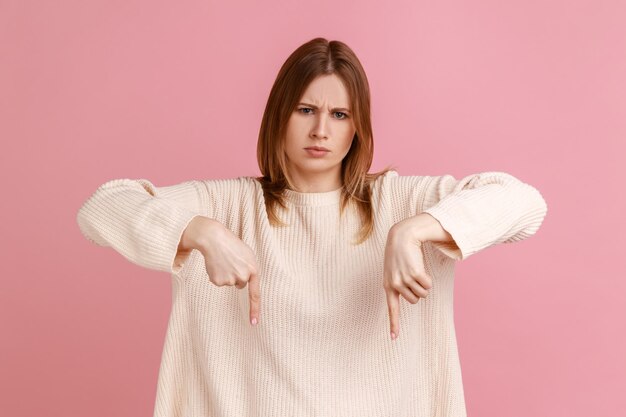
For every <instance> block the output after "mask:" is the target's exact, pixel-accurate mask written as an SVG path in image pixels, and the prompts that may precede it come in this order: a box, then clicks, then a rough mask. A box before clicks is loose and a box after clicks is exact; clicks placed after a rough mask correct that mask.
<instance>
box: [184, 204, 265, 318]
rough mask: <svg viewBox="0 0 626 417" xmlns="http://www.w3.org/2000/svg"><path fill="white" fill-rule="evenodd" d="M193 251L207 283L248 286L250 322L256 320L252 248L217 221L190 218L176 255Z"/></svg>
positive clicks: (257, 294)
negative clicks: (199, 258)
mask: <svg viewBox="0 0 626 417" xmlns="http://www.w3.org/2000/svg"><path fill="white" fill-rule="evenodd" d="M191 249H197V250H198V251H200V253H201V254H202V256H204V262H205V267H206V272H207V274H208V275H209V280H210V281H211V282H212V283H213V284H215V285H217V286H218V287H221V286H224V285H234V286H235V287H237V288H239V289H242V288H243V287H245V286H246V284H248V296H249V298H250V323H252V324H253V325H255V324H257V323H258V321H259V313H260V306H261V298H260V295H261V294H260V287H259V278H258V275H257V273H258V267H257V263H256V258H255V255H254V252H253V251H252V248H250V246H248V245H247V244H246V243H244V242H243V241H242V240H241V239H239V238H238V237H237V236H236V235H235V234H234V233H233V232H231V231H230V230H229V229H228V228H226V227H225V226H224V225H223V224H221V223H220V222H218V221H217V220H214V219H210V218H208V217H204V216H197V217H194V218H193V219H192V220H191V222H189V224H188V225H187V228H186V229H185V231H184V232H183V235H182V237H181V241H180V246H179V253H182V254H184V253H186V252H190V251H191Z"/></svg>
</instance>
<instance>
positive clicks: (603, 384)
mask: <svg viewBox="0 0 626 417" xmlns="http://www.w3.org/2000/svg"><path fill="white" fill-rule="evenodd" d="M625 21H626V7H625V6H624V2H621V1H619V0H615V1H601V0H587V1H571V0H567V1H566V0H562V1H556V0H549V1H546V0H544V1H527V0H524V1H521V0H518V1H506V2H502V1H496V0H492V1H473V2H465V1H446V2H441V1H438V2H431V1H428V2H426V1H402V2H398V1H396V2H388V3H387V4H384V3H382V2H378V1H377V2H374V1H371V2H366V1H359V2H352V1H350V2H337V1H315V2H286V1H269V2H253V1H248V2H240V1H239V2H237V1H231V2H228V3H227V2H219V3H218V2H207V1H182V2H173V1H167V2H165V1H147V0H143V1H138V0H135V1H128V0H124V1H107V2H105V1H83V0H80V1H79V0H73V1H70V0H59V1H54V2H50V1H40V2H34V1H24V0H20V1H17V0H13V1H9V0H0V47H1V51H0V52H1V53H0V60H2V62H1V63H0V91H1V93H0V135H1V137H2V147H3V152H1V153H0V155H1V156H0V158H1V161H0V162H1V164H0V166H1V167H2V168H1V169H2V176H1V178H2V183H3V187H2V189H3V193H4V197H3V199H2V200H3V203H2V221H3V227H2V229H3V233H2V239H3V244H2V245H3V247H2V254H3V255H2V256H3V259H4V261H3V264H4V267H5V272H4V273H3V274H2V281H1V282H2V288H1V289H0V309H1V311H0V313H1V314H0V329H2V341H1V343H0V369H1V371H0V385H1V386H0V392H1V393H2V395H0V401H1V403H0V410H2V414H3V415H6V416H15V417H17V416H64V417H70V416H90V417H98V416H107V417H108V416H147V415H152V410H153V406H154V395H155V389H156V380H157V374H158V368H159V363H160V359H161V358H160V355H161V349H162V344H163V340H164V334H165V328H166V325H167V319H168V316H169V309H170V302H171V293H170V279H169V276H168V275H167V274H164V273H159V272H156V271H150V270H145V269H142V268H140V267H138V266H135V265H133V264H131V263H129V262H128V261H126V260H124V259H123V258H122V257H121V256H120V255H119V254H117V253H116V252H114V251H113V250H111V249H104V248H99V247H96V246H94V245H92V244H90V243H88V242H87V241H86V240H85V239H84V238H83V237H82V235H81V234H80V232H79V229H78V226H77V224H76V220H75V218H76V213H77V210H78V208H79V207H80V205H81V204H82V202H83V201H84V200H85V199H86V198H87V197H88V196H89V195H90V194H91V193H92V192H93V191H95V189H96V188H97V186H98V185H100V184H101V183H103V182H105V181H107V180H109V179H113V178H148V179H150V180H151V181H153V182H154V183H155V184H156V185H159V186H161V185H168V184H174V183H178V182H182V181H184V180H188V179H193V178H229V177H236V176H240V175H257V174H258V173H259V171H258V167H257V164H256V156H255V155H256V141H257V135H258V130H259V125H260V120H261V115H262V112H263V109H264V106H265V101H266V99H267V95H268V94H269V90H270V88H271V85H272V82H273V81H274V78H275V76H276V73H277V71H278V69H279V67H280V65H281V64H282V63H283V61H284V60H285V59H286V58H287V56H288V55H289V54H290V53H291V52H292V51H293V50H294V49H295V48H296V47H298V46H299V45H300V44H302V43H304V42H306V41H308V40H310V39H312V38H314V37H316V36H323V37H326V38H328V39H339V40H342V41H344V42H346V43H347V44H348V45H350V46H351V47H352V48H353V49H354V50H355V52H356V53H357V55H358V56H359V57H360V59H361V61H362V63H363V65H364V67H365V70H366V72H367V74H368V77H369V81H370V85H371V89H372V102H373V124H374V131H375V143H376V154H375V162H374V166H373V167H372V170H379V169H381V168H383V167H384V166H385V165H387V164H395V165H396V166H398V168H399V173H400V175H443V174H445V173H450V174H453V175H455V176H457V177H461V176H464V175H468V174H470V173H477V172H480V171H487V170H502V171H506V172H509V173H511V174H513V175H515V176H517V177H518V178H520V179H521V180H523V181H525V182H528V183H530V184H532V185H534V186H535V187H537V188H538V189H539V190H540V191H541V192H542V194H543V196H544V197H545V199H546V201H547V204H548V215H547V217H546V220H545V222H544V224H543V226H542V228H541V229H540V230H539V232H538V233H537V234H536V235H535V236H533V237H531V238H530V239H528V240H526V241H523V242H519V243H515V244H511V245H500V246H495V247H492V248H489V249H487V250H486V251H484V252H482V253H480V254H478V255H476V256H475V257H473V258H470V259H468V260H467V261H462V262H461V263H459V264H458V269H457V284H456V285H457V286H456V294H455V316H456V325H457V336H458V341H459V349H460V356H461V363H462V367H463V380H464V384H465V396H466V402H467V408H468V414H469V415H470V416H482V417H485V416H486V417H489V416H498V417H499V416H520V417H522V416H524V417H527V416H568V417H576V416H585V417H587V416H618V415H623V414H622V413H623V412H624V411H623V410H624V409H626V396H624V395H623V391H624V387H625V386H626V359H625V358H626V355H625V352H626V343H625V334H626V332H625V330H626V326H625V320H624V319H625V317H626V307H625V305H626V303H625V302H624V301H626V300H625V296H624V294H625V292H626V267H625V266H624V265H625V262H624V258H625V255H624V249H625V245H626V240H625V238H624V236H625V232H626V230H625V229H626V228H625V223H626V222H625V221H624V217H623V216H624V212H625V209H626V204H625V200H626V197H625V194H626V193H625V192H624V180H626V175H625V174H626V170H625V168H624V164H623V163H624V161H625V158H624V154H625V152H624V151H625V150H626V149H625V148H626V146H625V144H626V24H624V22H625ZM620 162H621V163H620ZM381 279H382V278H381ZM381 291H382V289H381Z"/></svg>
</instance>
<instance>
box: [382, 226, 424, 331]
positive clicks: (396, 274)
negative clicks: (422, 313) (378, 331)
mask: <svg viewBox="0 0 626 417" xmlns="http://www.w3.org/2000/svg"><path fill="white" fill-rule="evenodd" d="M408 226H409V224H407V223H403V222H398V223H396V224H395V225H393V227H392V228H391V229H390V230H389V234H388V235H387V243H386V246H385V262H384V271H383V288H384V289H385V293H386V294H387V307H388V309H389V320H390V323H391V338H392V339H395V338H396V337H398V334H399V331H400V324H399V323H398V317H399V315H400V314H399V313H400V294H402V296H403V297H404V298H405V299H406V300H407V301H408V302H409V303H411V304H415V303H417V302H418V301H419V299H420V297H421V298H425V297H426V296H427V295H428V289H430V288H432V278H431V277H430V275H428V274H427V273H426V270H425V269H424V255H423V253H422V242H421V241H420V240H418V239H417V238H416V237H415V234H414V232H413V230H414V229H412V228H410V227H408ZM394 335H395V337H394Z"/></svg>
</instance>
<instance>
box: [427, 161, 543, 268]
mask: <svg viewBox="0 0 626 417" xmlns="http://www.w3.org/2000/svg"><path fill="white" fill-rule="evenodd" d="M426 178H427V183H426V190H425V193H424V200H423V204H422V208H423V212H425V213H428V214H430V215H431V216H433V217H434V218H435V219H437V220H438V221H439V223H441V225H442V227H443V228H444V229H445V230H446V231H447V232H448V233H450V235H451V236H452V238H453V239H454V242H455V243H456V245H454V244H449V243H444V242H431V244H432V245H433V246H434V247H435V248H437V249H438V250H440V251H441V252H442V253H443V254H445V255H446V256H448V257H450V258H453V259H455V260H463V259H466V258H468V257H469V256H471V255H473V254H475V253H477V252H479V251H481V250H483V249H485V248H487V247H489V246H492V245H495V244H498V243H511V242H516V241H520V240H523V239H526V238H527V237H529V236H531V235H533V234H535V232H536V231H537V230H538V229H539V227H540V226H541V223H542V222H543V219H544V218H545V216H546V214H547V210H548V208H547V204H546V201H545V200H544V198H543V196H542V195H541V193H540V192H539V191H538V190H537V189H536V188H535V187H533V186H531V185H529V184H526V183H524V182H522V181H520V180H519V179H517V178H516V177H514V176H513V175H511V174H508V173H506V172H497V171H488V172H481V173H478V174H472V175H468V176H466V177H463V178H461V179H460V180H457V179H456V178H455V177H453V176H452V175H443V176H436V177H426Z"/></svg>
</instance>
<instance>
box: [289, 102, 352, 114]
mask: <svg viewBox="0 0 626 417" xmlns="http://www.w3.org/2000/svg"><path fill="white" fill-rule="evenodd" d="M298 104H301V105H303V106H308V107H312V108H314V109H316V110H317V109H319V107H317V106H315V105H313V104H309V103H298ZM331 110H332V111H333V112H336V111H344V112H347V113H350V109H346V108H345V107H335V108H334V109H331Z"/></svg>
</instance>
